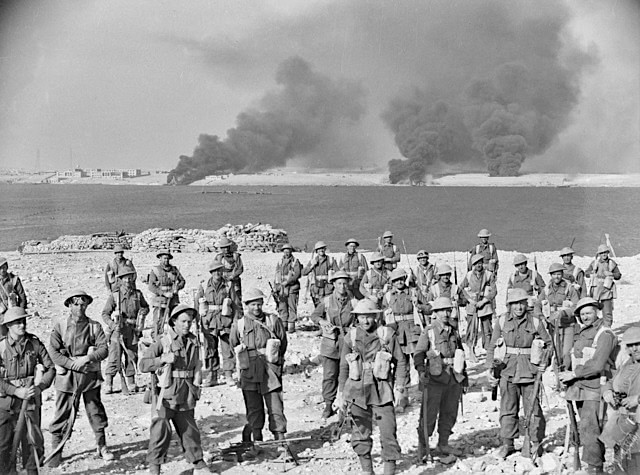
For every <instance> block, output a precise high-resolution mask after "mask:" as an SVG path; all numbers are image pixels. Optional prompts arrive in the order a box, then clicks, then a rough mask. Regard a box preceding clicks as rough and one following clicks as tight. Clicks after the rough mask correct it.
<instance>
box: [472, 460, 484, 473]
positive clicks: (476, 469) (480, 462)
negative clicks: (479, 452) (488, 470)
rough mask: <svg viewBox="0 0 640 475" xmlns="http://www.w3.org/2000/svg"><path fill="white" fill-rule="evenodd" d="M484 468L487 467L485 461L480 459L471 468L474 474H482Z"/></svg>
mask: <svg viewBox="0 0 640 475" xmlns="http://www.w3.org/2000/svg"><path fill="white" fill-rule="evenodd" d="M486 466H487V462H486V460H482V459H480V460H478V461H477V462H475V463H474V464H473V466H472V467H471V468H472V469H473V471H474V472H475V473H478V472H484V469H485V467H486Z"/></svg>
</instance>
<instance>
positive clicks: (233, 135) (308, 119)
mask: <svg viewBox="0 0 640 475" xmlns="http://www.w3.org/2000/svg"><path fill="white" fill-rule="evenodd" d="M276 83H277V84H278V85H279V86H280V90H278V91H276V92H271V93H268V94H266V95H265V96H264V97H263V98H262V99H261V100H260V102H259V104H258V105H257V106H256V107H255V108H251V109H248V110H246V111H244V112H241V113H240V114H239V115H238V117H237V118H236V127H234V128H233V129H229V130H228V131H227V137H226V139H224V140H221V139H220V138H219V137H218V136H215V135H206V134H202V135H200V137H198V145H197V146H196V148H195V149H194V151H193V156H191V157H189V156H185V155H182V156H180V160H179V162H178V165H177V166H176V168H175V169H173V170H172V171H171V172H170V173H169V176H168V177H167V181H168V182H175V183H179V184H188V183H192V182H194V181H196V180H200V179H202V178H204V177H206V176H207V175H214V174H224V173H229V172H255V171H261V170H265V169H268V168H273V167H278V166H283V165H285V164H286V162H287V160H289V159H291V158H294V157H299V156H302V157H304V156H306V155H309V154H312V153H313V152H314V151H315V150H316V149H317V148H319V147H322V145H323V144H324V143H326V142H330V141H331V140H332V139H333V138H334V135H336V134H338V133H339V132H341V131H342V129H344V128H348V127H350V126H351V125H354V124H356V123H357V122H358V121H359V119H360V118H361V116H362V115H363V114H364V112H365V108H364V103H365V100H364V98H365V93H364V89H363V88H362V87H361V86H360V84H359V83H356V82H349V81H343V80H333V79H331V78H329V77H327V76H325V75H322V74H320V73H318V72H316V71H314V70H313V69H312V68H311V65H310V64H309V63H308V62H306V61H305V60H303V59H302V58H300V57H298V56H295V57H291V58H289V59H287V60H285V61H283V62H282V63H281V64H280V66H279V67H278V70H277V73H276Z"/></svg>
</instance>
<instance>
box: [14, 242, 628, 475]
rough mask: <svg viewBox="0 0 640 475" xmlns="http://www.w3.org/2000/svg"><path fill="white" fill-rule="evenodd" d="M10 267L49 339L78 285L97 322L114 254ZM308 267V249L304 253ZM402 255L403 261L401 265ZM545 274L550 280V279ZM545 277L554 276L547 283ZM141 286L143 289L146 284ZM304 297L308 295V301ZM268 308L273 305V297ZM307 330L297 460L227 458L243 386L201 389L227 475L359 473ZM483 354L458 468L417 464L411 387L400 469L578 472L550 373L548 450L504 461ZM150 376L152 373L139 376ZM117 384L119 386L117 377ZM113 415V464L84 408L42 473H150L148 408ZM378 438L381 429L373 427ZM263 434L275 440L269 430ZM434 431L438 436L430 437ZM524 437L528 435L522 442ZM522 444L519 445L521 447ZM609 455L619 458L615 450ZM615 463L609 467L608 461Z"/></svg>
mask: <svg viewBox="0 0 640 475" xmlns="http://www.w3.org/2000/svg"><path fill="white" fill-rule="evenodd" d="M4 255H5V257H7V258H8V260H9V265H10V269H11V270H12V271H14V272H16V273H17V274H18V275H20V276H21V277H22V279H23V282H24V285H25V288H26V289H27V295H28V298H29V301H30V309H29V310H30V311H32V312H33V311H37V312H38V316H35V317H34V318H31V319H30V320H29V329H30V331H31V332H33V333H35V334H37V335H38V336H40V337H41V338H42V339H44V340H45V341H46V340H48V335H49V332H50V330H51V319H52V317H54V316H58V315H63V314H64V313H65V310H66V309H65V308H64V307H63V305H62V297H63V295H64V294H65V293H66V292H67V291H69V290H70V289H73V288H82V289H84V290H86V291H87V292H89V293H90V294H91V295H92V296H94V297H95V300H94V302H93V304H92V305H91V306H90V307H89V309H88V314H89V316H90V317H92V318H94V319H99V318H100V313H101V311H102V308H103V306H104V303H105V301H106V298H107V296H108V294H107V292H106V290H105V287H104V276H103V268H104V265H105V264H106V262H107V261H108V260H109V259H111V257H112V255H111V254H110V253H101V252H89V253H76V254H47V255H28V256H27V255H24V256H22V255H20V254H17V253H6V254H4ZM128 255H129V257H132V258H133V260H134V263H135V264H136V266H137V268H138V271H139V275H143V274H145V273H146V272H148V270H149V268H150V267H151V266H152V265H154V264H155V263H156V259H155V256H154V255H153V254H151V253H130V254H128ZM513 255H514V253H513V252H501V253H500V255H499V257H500V261H501V263H503V264H502V267H501V269H500V272H499V275H498V289H499V294H498V298H497V302H498V306H499V308H498V310H499V311H503V310H504V304H503V302H504V300H505V287H506V281H507V278H508V276H509V273H510V272H511V271H512V267H511V265H510V263H511V261H512V259H513ZM297 257H298V258H299V259H300V260H301V262H302V263H303V264H304V263H306V262H307V261H308V260H309V257H310V256H309V255H305V254H303V253H300V254H297ZM453 257H454V256H453V253H446V254H433V255H432V257H431V260H432V261H433V262H436V263H444V262H447V263H449V264H453ZM456 257H457V258H458V262H457V264H458V273H459V279H460V280H462V278H463V277H464V271H463V265H464V264H463V254H462V253H457V255H456ZM210 258H212V255H211V254H198V253H193V254H178V255H176V256H175V259H174V264H175V265H177V266H178V267H179V268H180V269H181V271H182V273H183V275H184V276H185V278H186V281H187V286H186V287H185V289H184V291H183V292H182V293H181V296H180V297H181V300H182V301H184V302H190V301H191V291H192V289H194V288H195V287H196V286H197V285H198V284H199V282H200V281H202V280H204V279H205V278H206V277H207V273H206V263H207V262H208V260H209V259H210ZM243 259H244V263H245V274H244V286H245V288H246V287H249V286H258V287H259V288H261V289H262V290H263V291H265V292H267V290H268V283H267V282H268V280H272V279H273V271H274V269H275V264H276V262H277V260H278V259H279V255H277V254H271V253H267V254H262V253H251V254H250V253H247V254H244V255H243ZM537 261H538V266H539V268H540V271H541V272H544V271H545V270H546V269H547V268H548V266H549V265H550V264H551V263H552V262H558V261H559V258H558V257H557V253H556V252H540V253H537ZM575 261H576V263H577V264H578V265H580V266H582V267H583V268H585V267H586V266H587V265H588V264H589V261H590V258H589V257H576V259H575ZM617 261H618V263H619V265H620V268H621V270H622V274H623V279H622V281H621V282H620V283H619V284H618V300H617V301H616V310H615V323H614V327H616V328H615V329H616V330H617V331H618V330H620V331H622V330H624V328H626V327H627V326H628V325H629V324H632V323H635V322H637V321H638V320H639V319H638V315H640V276H639V275H638V274H639V269H640V266H639V265H638V264H640V262H639V261H640V256H634V257H625V258H620V259H618V260H617ZM404 263H405V260H404V258H403V264H404ZM410 263H411V265H412V266H413V265H415V256H411V257H410ZM546 277H547V276H546V274H545V278H546ZM546 280H548V279H546ZM139 285H140V286H142V287H141V288H143V290H145V291H146V289H145V288H144V285H143V284H139ZM301 300H303V299H301ZM300 307H301V314H302V316H305V315H309V313H310V312H311V310H312V306H311V302H310V301H309V302H306V303H302V302H301V306H300ZM267 308H269V309H273V308H274V304H273V301H271V300H270V301H269V302H268V305H267ZM310 330H311V329H310V328H308V327H301V328H300V331H299V332H298V333H297V334H295V335H293V336H292V337H291V338H290V343H289V351H288V353H287V373H288V374H287V375H286V376H285V381H284V385H285V412H286V416H287V418H288V437H290V438H294V437H311V438H310V439H309V440H305V441H301V442H297V443H293V444H292V447H293V448H294V450H295V452H296V453H298V456H299V458H300V466H298V467H293V468H292V467H291V466H290V465H289V466H287V467H284V466H283V465H281V464H279V463H275V462H274V461H273V459H274V458H275V457H276V450H275V449H274V448H265V449H264V450H263V452H262V453H261V454H259V455H258V457H257V458H256V459H254V460H247V461H242V462H240V463H239V462H238V461H237V460H235V459H234V457H233V456H231V457H226V458H220V457H218V456H217V455H218V454H219V451H220V449H221V448H224V447H227V446H229V444H230V443H232V442H237V441H239V440H240V431H241V429H242V426H243V424H244V407H243V402H242V395H241V392H240V390H239V389H237V388H234V387H230V386H226V385H225V386H217V387H213V388H207V389H204V390H203V396H202V399H201V401H200V404H199V405H198V407H197V409H196V416H197V420H198V424H199V426H200V429H201V432H202V436H203V446H204V450H205V451H206V455H207V457H208V458H209V459H211V461H212V462H211V465H210V466H211V470H212V472H224V473H229V474H242V473H270V472H274V473H277V472H280V471H282V470H284V469H285V468H286V469H287V473H292V474H302V473H323V474H324V473H334V474H335V473H348V472H358V470H359V466H358V462H357V458H356V456H355V454H354V453H353V450H351V447H350V445H349V443H348V441H349V435H348V434H346V433H345V434H343V435H342V436H341V438H340V439H339V440H338V441H336V442H334V443H331V442H330V441H329V435H330V432H331V430H332V428H333V427H334V426H335V424H336V419H337V418H336V417H335V416H334V418H332V419H330V420H329V421H323V420H322V419H321V417H320V416H321V412H322V397H321V395H320V387H321V379H322V374H321V368H320V367H319V366H318V364H317V363H318V359H317V355H318V349H319V339H318V338H317V337H316V336H314V333H313V331H310ZM482 363H483V360H482V359H481V360H480V362H479V364H477V365H473V364H470V365H469V373H470V379H471V386H470V388H469V392H468V393H467V394H466V395H465V397H464V414H463V415H461V416H460V417H459V418H458V423H457V425H456V427H455V428H454V431H455V434H454V435H453V436H452V440H451V442H452V445H454V446H457V447H459V448H461V449H463V451H464V455H463V456H462V457H461V458H459V459H458V460H457V461H456V462H454V463H453V464H449V465H445V464H443V463H441V462H440V461H438V460H437V459H436V461H435V463H434V464H433V465H431V466H429V467H426V468H425V467H424V466H418V465H416V450H417V434H416V425H417V420H418V414H419V402H417V401H419V394H418V391H417V387H413V388H412V391H411V396H412V399H413V401H415V402H413V403H412V405H411V407H410V408H409V409H408V411H407V412H405V413H404V414H399V415H398V418H397V419H398V438H399V441H400V445H401V447H402V450H403V454H404V457H403V460H402V461H401V462H400V463H399V470H398V471H399V472H400V473H407V474H418V473H428V474H432V473H433V474H435V473H482V472H484V473H489V474H496V473H529V474H542V473H572V472H571V471H570V470H569V469H568V468H567V467H571V461H570V460H571V458H568V459H565V457H566V454H564V453H563V445H564V436H565V427H566V422H567V416H566V413H565V409H564V407H565V406H564V401H563V400H562V399H560V398H559V397H558V395H557V394H556V393H555V392H554V391H553V389H552V388H551V386H552V382H553V380H554V377H553V375H552V374H551V373H550V372H548V373H547V374H545V378H544V382H545V391H544V394H545V396H544V398H543V401H542V403H543V410H544V412H545V414H546V416H547V431H546V433H547V438H546V439H545V442H544V448H545V454H544V455H543V456H542V458H541V459H540V460H539V463H538V467H534V466H533V465H532V464H531V462H530V461H529V460H528V459H524V458H522V457H520V456H519V455H517V454H515V455H512V456H510V457H509V458H508V459H507V460H504V461H503V460H498V459H497V458H496V457H495V455H494V453H495V449H496V447H497V446H498V444H499V438H498V407H499V406H498V404H499V401H491V397H490V392H486V391H483V390H482V387H483V383H484V371H483V366H482ZM139 379H140V380H141V381H142V382H146V380H147V378H146V375H142V376H140V377H139ZM116 388H118V384H117V382H116ZM103 401H104V403H105V406H106V409H107V413H108V415H109V428H108V432H107V434H108V443H109V445H110V446H111V448H112V449H113V451H114V452H115V454H116V455H117V458H116V460H114V461H112V462H109V463H105V462H103V461H102V460H100V459H97V458H95V457H94V451H95V446H94V439H93V434H92V432H91V429H90V427H89V425H88V422H87V419H86V416H85V413H84V409H81V412H80V415H79V418H78V421H77V423H76V429H75V431H74V433H73V435H72V438H71V440H70V442H69V443H68V444H67V446H66V447H65V451H64V456H65V463H64V464H63V465H62V466H61V467H60V468H58V469H55V470H48V471H46V470H45V471H43V472H44V473H71V474H75V473H77V474H80V473H83V474H84V473H142V472H143V471H144V470H145V469H146V462H145V455H146V448H147V442H148V426H149V420H150V406H148V405H145V404H143V402H142V395H141V394H136V395H131V396H128V397H125V396H123V395H122V394H120V393H116V394H113V395H109V396H106V395H105V396H104V397H103ZM53 411H54V391H53V389H50V390H48V391H47V392H46V393H45V401H44V405H43V416H42V419H43V421H42V422H43V423H42V425H43V428H45V432H44V434H45V440H46V443H47V450H48V449H49V447H50V436H49V434H48V432H47V431H46V428H47V427H48V424H49V422H50V420H51V418H52V416H53ZM375 433H376V434H377V431H376V432H375ZM265 436H266V438H270V436H269V434H268V432H267V431H266V430H265ZM435 437H437V436H436V435H434V437H433V438H432V443H435V441H436V440H437V439H435ZM519 442H520V443H521V441H519ZM516 447H518V445H516ZM373 453H374V463H375V465H374V467H376V468H377V470H378V471H381V465H382V461H381V459H380V445H379V439H378V437H377V435H376V436H375V437H374V450H373ZM170 455H171V462H170V463H168V464H166V465H164V466H163V473H190V469H191V466H190V464H189V463H188V462H187V461H186V460H185V459H184V457H183V456H182V454H181V451H180V447H179V444H178V442H177V440H176V439H175V438H174V441H173V443H172V446H171V450H170ZM608 456H609V457H608V460H612V455H611V454H608ZM611 465H612V464H611V462H608V463H607V465H606V467H608V468H612V467H611Z"/></svg>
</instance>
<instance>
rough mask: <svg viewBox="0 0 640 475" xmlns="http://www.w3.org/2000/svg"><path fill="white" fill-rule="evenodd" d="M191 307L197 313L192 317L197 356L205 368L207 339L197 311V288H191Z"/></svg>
mask: <svg viewBox="0 0 640 475" xmlns="http://www.w3.org/2000/svg"><path fill="white" fill-rule="evenodd" d="M192 295H193V308H195V309H196V310H198V314H197V315H196V318H194V323H195V325H196V336H197V337H198V357H199V358H200V362H201V363H202V365H203V367H204V369H205V370H207V369H209V368H207V339H206V338H205V337H204V331H203V330H202V316H201V315H200V311H199V307H200V305H199V303H198V290H197V289H193V292H192Z"/></svg>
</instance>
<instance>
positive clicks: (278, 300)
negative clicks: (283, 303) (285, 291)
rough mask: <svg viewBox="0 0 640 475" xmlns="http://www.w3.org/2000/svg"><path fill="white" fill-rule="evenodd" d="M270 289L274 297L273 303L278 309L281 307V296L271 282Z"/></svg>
mask: <svg viewBox="0 0 640 475" xmlns="http://www.w3.org/2000/svg"><path fill="white" fill-rule="evenodd" d="M269 288H270V289H271V296H272V297H273V302H274V303H275V304H276V308H277V307H278V306H279V305H280V296H279V295H278V292H276V289H275V288H274V287H273V284H272V283H271V282H269Z"/></svg>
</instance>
